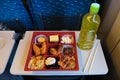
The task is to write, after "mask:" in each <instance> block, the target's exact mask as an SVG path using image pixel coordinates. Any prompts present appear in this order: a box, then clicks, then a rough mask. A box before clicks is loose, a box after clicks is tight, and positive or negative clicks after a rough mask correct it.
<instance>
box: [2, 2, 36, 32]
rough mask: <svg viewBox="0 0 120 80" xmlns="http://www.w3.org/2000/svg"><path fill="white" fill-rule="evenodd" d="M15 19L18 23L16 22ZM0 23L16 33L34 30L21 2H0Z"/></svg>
mask: <svg viewBox="0 0 120 80" xmlns="http://www.w3.org/2000/svg"><path fill="white" fill-rule="evenodd" d="M16 19H17V21H19V22H17V21H16ZM0 22H3V23H4V24H5V25H6V26H8V27H10V29H12V30H15V31H16V32H21V30H23V31H24V30H33V29H34V27H33V25H32V22H31V20H30V17H29V15H28V13H27V11H26V9H25V8H24V6H23V4H22V1H21V0H1V1H0ZM19 23H20V24H21V25H22V27H21V25H20V24H19Z"/></svg>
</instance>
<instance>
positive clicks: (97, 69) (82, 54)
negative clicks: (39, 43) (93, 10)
mask: <svg viewBox="0 0 120 80" xmlns="http://www.w3.org/2000/svg"><path fill="white" fill-rule="evenodd" d="M32 34H33V31H27V32H26V33H25V36H24V38H23V39H22V40H20V43H19V45H18V48H17V51H16V55H15V57H14V60H13V63H12V66H11V69H10V73H11V74H13V75H33V76H34V75H41V76H42V75H44V76H55V75H59V76H60V75H103V74H107V72H108V67H107V64H106V61H105V57H104V54H103V50H102V48H101V45H99V47H98V49H97V50H96V54H95V55H94V60H93V62H92V65H91V68H90V71H89V72H83V69H84V67H85V64H86V61H87V59H88V56H89V54H90V51H82V50H80V49H79V48H78V47H77V55H78V63H79V70H76V71H24V66H25V63H26V59H27V55H28V50H29V47H30V42H31V39H32ZM75 34H76V41H77V39H78V35H79V31H75ZM96 41H97V42H99V43H100V41H99V40H98V39H96Z"/></svg>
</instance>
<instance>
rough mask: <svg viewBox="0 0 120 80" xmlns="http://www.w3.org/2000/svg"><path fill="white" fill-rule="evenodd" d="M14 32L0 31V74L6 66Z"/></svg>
mask: <svg viewBox="0 0 120 80" xmlns="http://www.w3.org/2000/svg"><path fill="white" fill-rule="evenodd" d="M13 35H14V31H0V74H2V73H3V72H4V70H5V67H6V65H7V62H8V59H9V57H10V54H11V51H12V48H13V45H14V43H15V41H14V40H13Z"/></svg>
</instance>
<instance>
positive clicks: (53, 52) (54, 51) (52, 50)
mask: <svg viewBox="0 0 120 80" xmlns="http://www.w3.org/2000/svg"><path fill="white" fill-rule="evenodd" d="M50 53H51V54H52V55H55V56H57V55H58V52H57V50H56V49H55V48H53V47H52V48H50Z"/></svg>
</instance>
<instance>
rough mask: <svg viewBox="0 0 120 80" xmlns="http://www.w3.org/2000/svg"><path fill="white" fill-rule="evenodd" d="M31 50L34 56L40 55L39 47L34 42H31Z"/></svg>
mask: <svg viewBox="0 0 120 80" xmlns="http://www.w3.org/2000/svg"><path fill="white" fill-rule="evenodd" d="M33 51H34V53H35V55H36V56H38V55H40V49H39V47H38V46H37V45H36V44H35V43H34V44H33Z"/></svg>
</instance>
